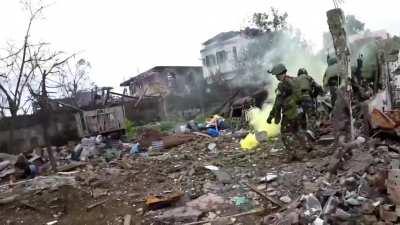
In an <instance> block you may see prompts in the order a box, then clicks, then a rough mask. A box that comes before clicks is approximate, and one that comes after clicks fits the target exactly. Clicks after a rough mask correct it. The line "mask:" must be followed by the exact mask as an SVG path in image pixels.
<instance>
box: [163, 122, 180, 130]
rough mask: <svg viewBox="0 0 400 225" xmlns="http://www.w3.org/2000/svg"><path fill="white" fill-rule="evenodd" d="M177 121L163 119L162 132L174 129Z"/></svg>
mask: <svg viewBox="0 0 400 225" xmlns="http://www.w3.org/2000/svg"><path fill="white" fill-rule="evenodd" d="M175 125H176V123H175V122H172V121H161V122H160V131H161V132H168V131H171V130H172V129H174V127H175Z"/></svg>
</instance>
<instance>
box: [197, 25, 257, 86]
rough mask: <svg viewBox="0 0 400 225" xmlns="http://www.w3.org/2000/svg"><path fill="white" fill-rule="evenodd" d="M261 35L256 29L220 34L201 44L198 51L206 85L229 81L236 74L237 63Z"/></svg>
mask: <svg viewBox="0 0 400 225" xmlns="http://www.w3.org/2000/svg"><path fill="white" fill-rule="evenodd" d="M261 34H262V33H261V31H259V30H257V29H246V30H243V31H229V32H222V33H220V34H218V35H216V36H214V37H212V38H210V39H209V40H207V41H205V42H204V43H203V49H202V50H201V51H200V54H201V58H202V62H203V72H204V78H205V79H206V80H207V82H208V83H213V82H216V81H221V80H222V81H230V80H232V79H234V78H235V77H236V76H238V75H241V74H239V73H238V68H237V62H238V60H239V57H240V55H241V54H242V53H243V52H245V51H246V49H247V47H248V45H249V44H250V43H252V42H253V41H254V40H255V37H257V36H260V35H261Z"/></svg>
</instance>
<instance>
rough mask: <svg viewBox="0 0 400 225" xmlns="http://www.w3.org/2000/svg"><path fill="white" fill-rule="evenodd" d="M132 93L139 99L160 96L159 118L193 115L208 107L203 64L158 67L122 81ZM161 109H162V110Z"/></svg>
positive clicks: (158, 97) (131, 94)
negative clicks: (205, 96) (198, 65)
mask: <svg viewBox="0 0 400 225" xmlns="http://www.w3.org/2000/svg"><path fill="white" fill-rule="evenodd" d="M121 86H122V87H128V88H129V95H130V96H132V97H136V98H139V99H144V98H149V97H153V98H157V99H158V102H159V106H160V107H156V108H154V110H157V112H158V117H159V118H170V117H171V116H173V115H174V114H175V115H178V116H180V117H184V118H190V117H193V116H194V115H197V114H199V113H200V112H201V110H202V109H203V108H204V102H203V95H204V92H205V84H204V78H203V73H202V68H201V67H196V66H156V67H154V68H151V69H150V70H148V71H146V72H143V73H140V74H138V75H137V76H134V77H132V78H130V79H128V80H126V81H124V82H122V83H121ZM158 109H161V110H158Z"/></svg>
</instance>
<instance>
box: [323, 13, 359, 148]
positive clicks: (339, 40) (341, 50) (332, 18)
mask: <svg viewBox="0 0 400 225" xmlns="http://www.w3.org/2000/svg"><path fill="white" fill-rule="evenodd" d="M326 15H327V17H328V25H329V30H330V32H331V35H332V40H333V46H334V48H335V54H336V58H337V65H338V67H337V68H338V71H337V73H338V76H339V78H340V84H339V89H340V91H339V92H340V93H341V94H343V95H344V96H343V97H344V99H346V100H347V104H348V105H347V107H348V110H349V117H350V118H349V121H350V138H351V140H354V125H353V113H352V109H351V83H350V78H351V67H350V66H351V65H350V48H349V46H348V41H347V34H346V30H345V24H346V21H345V16H344V12H343V10H342V9H340V8H335V9H331V10H329V11H328V12H327V13H326Z"/></svg>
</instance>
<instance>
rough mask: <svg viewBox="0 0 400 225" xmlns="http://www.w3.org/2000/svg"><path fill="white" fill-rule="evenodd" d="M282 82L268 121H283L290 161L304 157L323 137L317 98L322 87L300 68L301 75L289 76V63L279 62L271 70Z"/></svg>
mask: <svg viewBox="0 0 400 225" xmlns="http://www.w3.org/2000/svg"><path fill="white" fill-rule="evenodd" d="M270 73H272V74H273V75H275V76H276V79H277V80H278V81H279V84H278V87H277V89H276V98H275V102H274V105H273V108H272V110H271V112H270V114H269V116H268V119H267V122H268V123H272V122H274V123H276V124H279V123H281V137H282V142H283V144H284V145H285V148H286V150H287V151H288V153H289V156H290V159H289V160H302V159H303V158H304V155H305V154H307V152H309V151H311V150H312V149H313V146H312V141H314V140H315V139H316V138H317V137H318V136H319V121H318V112H317V106H316V104H317V102H316V98H317V96H318V95H323V94H324V91H323V89H322V87H321V86H320V85H319V84H317V83H316V82H315V81H314V79H313V78H312V77H311V76H309V75H308V72H307V70H306V69H305V68H300V69H299V70H298V72H297V77H291V76H288V75H287V69H286V67H285V65H283V64H278V65H275V66H274V67H273V68H272V70H271V71H270Z"/></svg>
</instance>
